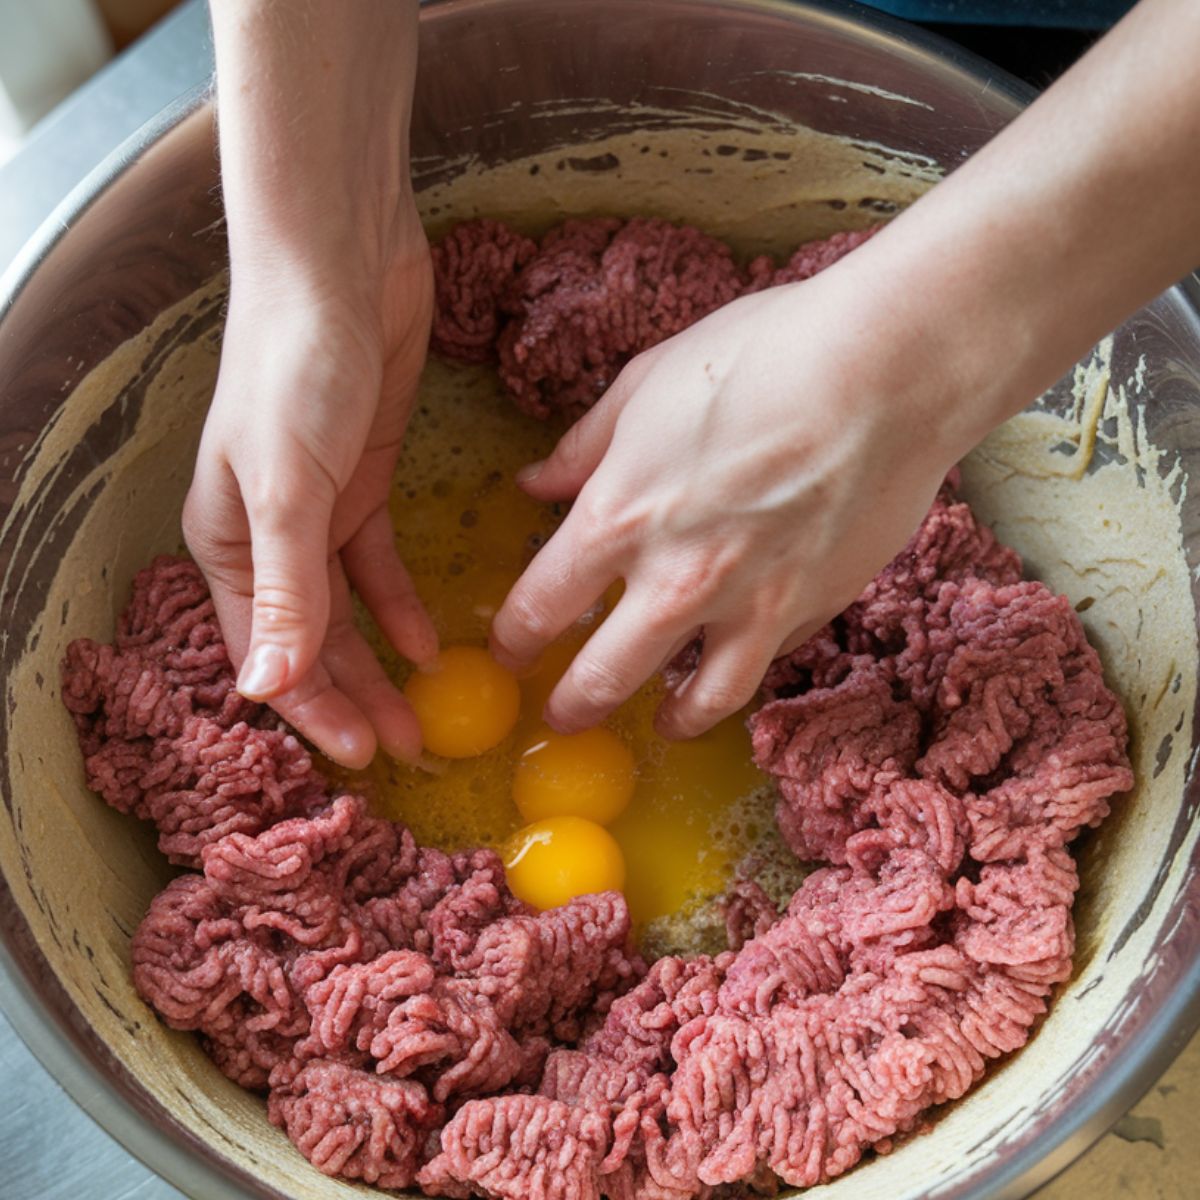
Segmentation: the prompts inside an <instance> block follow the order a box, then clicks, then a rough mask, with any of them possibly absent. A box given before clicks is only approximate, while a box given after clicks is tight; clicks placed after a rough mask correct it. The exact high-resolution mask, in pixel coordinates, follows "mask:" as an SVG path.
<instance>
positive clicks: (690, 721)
mask: <svg viewBox="0 0 1200 1200" xmlns="http://www.w3.org/2000/svg"><path fill="white" fill-rule="evenodd" d="M778 642H779V639H778V636H777V635H774V634H773V633H772V632H771V631H769V630H767V629H764V628H763V627H762V626H761V625H756V624H755V623H754V622H749V623H747V624H745V625H731V624H719V625H706V626H705V628H704V650H703V652H702V653H701V656H700V665H699V666H698V667H697V668H696V670H695V671H693V672H692V674H691V675H689V676H688V677H687V679H685V680H684V681H683V683H682V684H680V686H679V688H678V689H677V690H676V691H674V692H673V693H671V694H670V695H669V696H668V697H667V698H666V699H665V700H664V701H663V702H662V704H661V705H660V706H659V710H658V713H657V715H656V717H655V720H654V727H655V729H656V730H657V731H658V732H659V733H660V734H661V735H662V736H663V737H665V738H671V739H673V740H679V739H683V738H691V737H697V736H698V735H699V734H702V733H705V732H707V731H708V730H709V729H711V728H712V727H713V726H714V725H716V724H717V723H718V722H720V721H723V720H724V719H725V718H726V717H728V716H731V715H732V714H733V713H735V712H737V711H738V709H740V708H744V707H745V706H746V705H747V704H749V703H750V701H751V700H753V699H754V696H755V693H756V692H757V691H758V688H759V685H760V684H761V683H762V680H763V676H764V675H765V674H766V673H767V668H768V667H769V666H770V665H771V660H772V659H773V658H774V657H775V653H776V649H777V647H778Z"/></svg>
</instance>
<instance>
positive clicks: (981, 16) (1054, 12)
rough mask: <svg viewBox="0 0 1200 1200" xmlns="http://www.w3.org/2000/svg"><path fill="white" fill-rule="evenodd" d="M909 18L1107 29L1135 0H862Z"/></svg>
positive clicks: (911, 19) (982, 23)
mask: <svg viewBox="0 0 1200 1200" xmlns="http://www.w3.org/2000/svg"><path fill="white" fill-rule="evenodd" d="M863 2H864V3H867V4H870V5H871V6H872V7H873V8H878V9H882V10H883V11H884V12H889V13H892V14H893V15H894V16H897V17H904V18H906V19H907V20H909V21H959V22H962V23H964V24H981V25H1040V26H1043V27H1058V28H1064V29H1107V28H1108V26H1110V25H1112V24H1113V23H1114V22H1115V21H1117V20H1119V19H1120V18H1121V17H1123V16H1124V15H1125V13H1127V12H1128V11H1129V10H1130V9H1131V8H1132V7H1133V3H1134V0H863Z"/></svg>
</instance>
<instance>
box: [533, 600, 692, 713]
mask: <svg viewBox="0 0 1200 1200" xmlns="http://www.w3.org/2000/svg"><path fill="white" fill-rule="evenodd" d="M693 627H694V625H693V622H692V621H691V619H690V618H689V617H687V616H683V615H678V616H671V617H664V616H663V614H662V609H661V605H658V604H656V603H655V601H654V594H653V592H652V591H648V590H638V589H635V588H632V587H631V589H630V590H629V591H627V592H626V593H625V595H624V596H623V597H622V598H621V601H620V603H619V604H618V605H617V607H616V608H615V609H614V610H613V612H612V614H611V615H610V616H609V617H608V619H607V620H606V621H605V622H604V624H603V625H601V626H600V628H599V629H597V630H596V632H595V633H593V634H592V636H591V637H590V638H589V639H588V641H587V643H586V644H585V645H584V647H583V649H582V650H580V652H579V653H578V654H577V655H576V656H575V659H574V661H573V662H572V663H571V665H570V667H568V668H567V672H566V674H565V675H564V676H563V677H562V679H561V680H560V681H559V683H558V686H557V687H556V688H555V689H554V691H553V692H552V693H551V695H550V699H549V700H548V701H547V703H546V711H545V714H544V716H545V719H546V722H547V724H549V725H550V726H551V727H552V728H553V729H556V730H558V732H559V733H578V732H579V731H580V730H583V729H588V728H590V727H591V726H593V725H597V724H599V723H600V722H601V721H603V720H604V718H605V717H607V716H608V715H609V714H610V713H611V712H613V711H614V709H616V708H617V707H619V706H620V705H621V704H623V703H624V702H625V701H626V700H628V699H629V697H630V696H632V695H633V693H634V692H636V691H637V689H638V688H639V687H641V686H642V684H643V683H645V682H646V680H647V679H649V678H650V676H651V675H653V674H654V673H655V672H656V671H657V670H658V669H659V667H660V666H661V665H662V663H664V662H665V661H666V660H667V659H668V658H669V657H670V655H671V653H672V651H673V650H674V649H675V648H676V647H677V646H678V645H679V644H680V642H681V641H682V640H684V639H685V638H686V637H687V636H688V635H689V633H690V630H691V629H692V628H693Z"/></svg>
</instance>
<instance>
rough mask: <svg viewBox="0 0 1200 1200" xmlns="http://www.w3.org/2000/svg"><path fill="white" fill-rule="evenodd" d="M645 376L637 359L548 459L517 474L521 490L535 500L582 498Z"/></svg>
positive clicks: (569, 431)
mask: <svg viewBox="0 0 1200 1200" xmlns="http://www.w3.org/2000/svg"><path fill="white" fill-rule="evenodd" d="M643 357H644V356H643ZM644 374H645V369H644V366H643V362H642V359H641V358H637V359H634V361H633V362H631V363H630V364H629V365H628V366H627V367H626V368H625V369H624V370H623V371H622V372H621V374H620V375H618V376H617V379H616V382H615V383H614V384H613V385H612V387H610V388H609V389H608V391H607V392H605V393H604V395H603V396H601V397H600V399H599V400H598V401H597V402H596V403H595V405H594V406H593V407H592V408H591V409H589V410H588V412H586V413H584V415H583V416H582V417H581V418H580V419H579V420H578V421H576V422H575V424H574V425H572V426H571V428H570V429H568V430H567V432H566V433H564V434H563V436H562V437H561V438H560V439H559V441H558V445H557V446H555V447H554V450H553V452H552V453H551V454H550V456H549V457H548V458H545V459H543V460H542V461H541V462H536V463H530V464H529V466H527V467H524V468H522V469H521V470H520V471H518V472H517V483H518V484H519V485H520V487H521V488H522V489H523V490H524V491H526V492H528V493H529V495H531V496H532V497H533V498H534V499H535V500H543V501H550V500H573V499H574V498H575V497H576V496H577V495H579V492H580V490H581V489H582V488H583V485H584V484H585V483H587V481H588V480H589V479H590V478H591V476H592V472H593V471H595V469H596V468H597V467H598V466H599V465H600V460H601V459H602V458H603V457H604V455H605V453H606V451H607V450H608V447H609V444H610V443H611V442H612V437H613V430H614V429H615V428H616V426H617V418H618V417H620V415H621V413H622V411H623V410H624V408H625V405H626V404H627V403H628V402H629V399H630V397H631V396H632V395H633V393H634V391H635V389H636V387H637V384H638V383H639V382H640V381H641V379H642V376H643V375H644Z"/></svg>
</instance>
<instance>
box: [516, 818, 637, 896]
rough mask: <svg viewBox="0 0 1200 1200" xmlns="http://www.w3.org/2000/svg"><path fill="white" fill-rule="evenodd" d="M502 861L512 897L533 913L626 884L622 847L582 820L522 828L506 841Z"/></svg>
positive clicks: (538, 823) (592, 823)
mask: <svg viewBox="0 0 1200 1200" xmlns="http://www.w3.org/2000/svg"><path fill="white" fill-rule="evenodd" d="M502 857H503V859H504V868H505V871H506V873H507V877H508V886H509V887H510V888H511V889H512V893H513V895H514V896H516V897H517V898H518V899H519V900H524V901H525V903H526V904H531V905H533V907H534V908H538V909H547V908H558V907H559V906H560V905H562V904H566V903H567V901H569V900H572V899H574V898H575V897H576V896H586V895H590V894H591V893H593V892H607V891H618V892H619V891H620V890H621V889H622V888H623V887H624V886H625V859H624V857H623V856H622V854H621V847H620V846H618V845H617V843H616V840H615V839H614V838H613V836H612V834H611V833H609V832H608V830H606V829H604V828H602V827H601V826H599V825H597V824H596V822H595V821H588V820H586V819H584V818H583V817H550V818H548V819H547V820H545V821H535V822H534V823H533V824H532V825H526V826H525V828H524V829H521V830H518V832H517V833H515V834H513V836H512V837H511V838H510V839H509V840H508V842H507V843H506V844H505V846H504V852H503V855H502Z"/></svg>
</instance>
